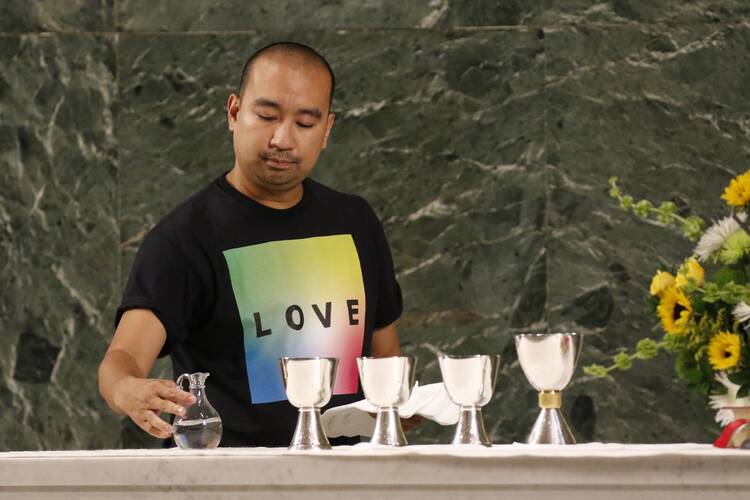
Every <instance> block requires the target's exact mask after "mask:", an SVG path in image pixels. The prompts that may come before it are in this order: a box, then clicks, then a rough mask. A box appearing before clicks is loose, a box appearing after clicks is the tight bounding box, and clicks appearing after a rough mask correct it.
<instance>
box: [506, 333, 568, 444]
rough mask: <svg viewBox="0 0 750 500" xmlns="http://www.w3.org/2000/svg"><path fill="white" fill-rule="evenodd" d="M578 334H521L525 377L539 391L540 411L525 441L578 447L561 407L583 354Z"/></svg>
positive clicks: (520, 357) (520, 356) (520, 358)
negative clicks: (563, 392) (564, 391)
mask: <svg viewBox="0 0 750 500" xmlns="http://www.w3.org/2000/svg"><path fill="white" fill-rule="evenodd" d="M582 341H583V336H582V335H581V334H578V333H521V334H518V335H516V352H517V353H518V362H519V363H520V364H521V369H523V372H524V374H525V375H526V378H527V379H528V380H529V383H531V385H532V386H534V389H536V390H537V391H539V407H540V408H541V411H540V412H539V416H538V417H537V419H536V422H535V423H534V427H532V429H531V432H530V433H529V437H528V439H527V440H526V442H527V443H529V444H575V442H576V440H575V438H574V437H573V433H572V432H571V431H570V428H569V427H568V424H567V422H565V417H563V414H562V411H560V408H561V406H562V390H563V389H565V387H566V386H567V385H568V383H569V382H570V379H571V377H572V376H573V372H574V371H575V368H576V363H577V362H578V356H579V355H580V353H581V342H582Z"/></svg>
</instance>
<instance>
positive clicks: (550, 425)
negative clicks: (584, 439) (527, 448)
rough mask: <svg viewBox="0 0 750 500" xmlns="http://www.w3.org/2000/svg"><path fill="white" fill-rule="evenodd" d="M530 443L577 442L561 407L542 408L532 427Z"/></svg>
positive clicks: (528, 441)
mask: <svg viewBox="0 0 750 500" xmlns="http://www.w3.org/2000/svg"><path fill="white" fill-rule="evenodd" d="M526 442H527V443H528V444H576V439H575V438H574V437H573V433H572V432H570V427H568V423H567V422H565V417H563V414H562V412H561V411H560V409H559V408H542V410H541V411H540V412H539V416H538V417H537V419H536V422H535V423H534V427H532V428H531V432H530V433H529V437H528V439H527V440H526Z"/></svg>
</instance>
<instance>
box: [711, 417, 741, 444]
mask: <svg viewBox="0 0 750 500" xmlns="http://www.w3.org/2000/svg"><path fill="white" fill-rule="evenodd" d="M746 423H747V420H746V419H744V418H740V419H737V420H735V421H734V422H732V423H731V424H729V425H727V426H726V427H724V430H723V431H721V434H719V437H717V438H716V441H714V446H715V447H717V448H726V447H727V446H728V445H729V442H730V441H731V440H732V436H734V433H735V431H737V430H738V429H739V428H740V427H742V426H743V425H745V424H746Z"/></svg>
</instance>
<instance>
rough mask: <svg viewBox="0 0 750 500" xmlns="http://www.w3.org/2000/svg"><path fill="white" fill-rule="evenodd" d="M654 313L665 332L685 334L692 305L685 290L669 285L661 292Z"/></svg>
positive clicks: (691, 314)
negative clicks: (669, 286)
mask: <svg viewBox="0 0 750 500" xmlns="http://www.w3.org/2000/svg"><path fill="white" fill-rule="evenodd" d="M656 313H657V314H658V315H659V319H661V326H662V328H664V331H665V332H667V333H671V334H673V335H685V334H686V333H688V322H689V321H690V318H691V317H692V316H693V305H692V304H691V303H690V299H688V298H687V295H685V292H683V291H682V290H680V289H679V288H677V287H671V288H668V289H666V290H664V292H663V293H662V295H661V300H660V301H659V305H658V306H657V307H656Z"/></svg>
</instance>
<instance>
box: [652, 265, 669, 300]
mask: <svg viewBox="0 0 750 500" xmlns="http://www.w3.org/2000/svg"><path fill="white" fill-rule="evenodd" d="M673 286H674V276H672V275H671V274H669V273H668V272H666V271H656V274H655V275H654V277H653V279H652V280H651V289H650V292H651V295H656V296H658V297H661V294H662V293H664V290H667V289H668V288H672V287H673Z"/></svg>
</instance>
